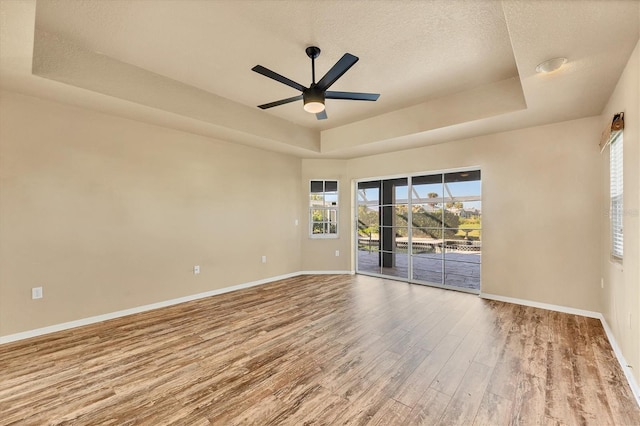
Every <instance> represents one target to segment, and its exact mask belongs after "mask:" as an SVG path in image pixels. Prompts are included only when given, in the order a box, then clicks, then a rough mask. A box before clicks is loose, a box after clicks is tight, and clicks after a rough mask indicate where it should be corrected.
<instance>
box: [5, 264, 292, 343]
mask: <svg viewBox="0 0 640 426" xmlns="http://www.w3.org/2000/svg"><path fill="white" fill-rule="evenodd" d="M299 275H303V273H301V272H293V273H290V274H284V275H278V276H276V277H270V278H265V279H262V280H257V281H251V282H248V283H242V284H238V285H234V286H231V287H223V288H219V289H216V290H211V291H205V292H204V293H198V294H192V295H189V296H184V297H179V298H177V299H171V300H165V301H162V302H158V303H152V304H150V305H144V306H137V307H135V308H131V309H124V310H122V311H116V312H110V313H108V314H103V315H96V316H94V317H89V318H83V319H79V320H75V321H69V322H64V323H61V324H55V325H50V326H48V327H42V328H37V329H35V330H29V331H24V332H21V333H16V334H9V335H7V336H0V344H3V343H10V342H15V341H18V340H24V339H29V338H31V337H37V336H42V335H44V334H49V333H55V332H56V331H63V330H69V329H71V328H76V327H82V326H83V325H89V324H95V323H97V322H102V321H107V320H111V319H115V318H120V317H124V316H127V315H133V314H138V313H140V312H146V311H150V310H152V309H158V308H164V307H167V306H172V305H177V304H178V303H185V302H191V301H192V300H198V299H204V298H205V297H211V296H216V295H218V294H224V293H229V292H232V291H236V290H242V289H245V288H250V287H255V286H258V285H263V284H267V283H270V282H273V281H278V280H283V279H286V278H292V277H297V276H299Z"/></svg>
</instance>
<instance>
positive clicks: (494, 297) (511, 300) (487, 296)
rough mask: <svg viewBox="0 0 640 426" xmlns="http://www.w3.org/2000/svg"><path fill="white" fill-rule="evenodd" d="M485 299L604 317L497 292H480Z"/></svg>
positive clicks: (581, 310) (599, 315)
mask: <svg viewBox="0 0 640 426" xmlns="http://www.w3.org/2000/svg"><path fill="white" fill-rule="evenodd" d="M480 297H482V298H483V299H491V300H497V301H499V302H507V303H513V304H515V305H524V306H531V307H532V308H540V309H546V310H548V311H555V312H562V313H564V314H572V315H581V316H583V317H588V318H598V319H601V318H602V314H601V313H600V312H594V311H585V310H584V309H576V308H569V307H567V306H560V305H552V304H550V303H542V302H534V301H532V300H525V299H516V298H513V297H506V296H500V295H497V294H489V293H480Z"/></svg>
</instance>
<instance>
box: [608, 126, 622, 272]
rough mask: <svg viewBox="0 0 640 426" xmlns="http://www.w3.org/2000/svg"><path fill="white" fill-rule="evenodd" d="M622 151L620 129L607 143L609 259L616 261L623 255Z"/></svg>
mask: <svg viewBox="0 0 640 426" xmlns="http://www.w3.org/2000/svg"><path fill="white" fill-rule="evenodd" d="M623 151H624V145H623V138H622V131H620V132H619V133H618V134H617V135H615V136H614V137H613V139H612V140H611V143H610V144H609V221H610V235H611V238H610V242H611V259H612V260H614V261H618V262H622V258H623V255H624V238H623V230H624V229H623V225H624V224H623V217H624V204H623V202H624V185H623V180H624V179H623V162H624V161H623V159H624V152H623Z"/></svg>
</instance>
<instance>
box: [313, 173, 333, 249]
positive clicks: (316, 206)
mask: <svg viewBox="0 0 640 426" xmlns="http://www.w3.org/2000/svg"><path fill="white" fill-rule="evenodd" d="M309 192H310V195H309V234H310V236H311V237H312V238H337V237H338V181H336V180H312V181H311V183H310V190H309Z"/></svg>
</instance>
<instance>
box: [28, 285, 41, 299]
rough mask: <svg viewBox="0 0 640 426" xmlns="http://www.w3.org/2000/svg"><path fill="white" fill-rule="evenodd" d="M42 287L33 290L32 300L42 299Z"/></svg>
mask: <svg viewBox="0 0 640 426" xmlns="http://www.w3.org/2000/svg"><path fill="white" fill-rule="evenodd" d="M42 297H43V295H42V287H34V288H32V289H31V298H32V299H42Z"/></svg>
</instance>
